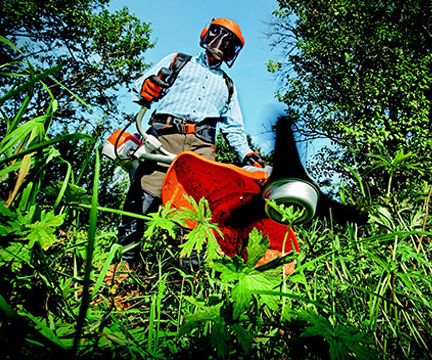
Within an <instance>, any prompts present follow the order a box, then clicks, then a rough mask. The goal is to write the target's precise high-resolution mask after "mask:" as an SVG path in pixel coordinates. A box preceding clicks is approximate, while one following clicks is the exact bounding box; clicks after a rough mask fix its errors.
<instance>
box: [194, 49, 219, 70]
mask: <svg viewBox="0 0 432 360" xmlns="http://www.w3.org/2000/svg"><path fill="white" fill-rule="evenodd" d="M197 60H198V62H199V63H200V64H201V65H204V66H205V67H208V68H210V69H214V70H219V69H220V68H221V66H222V61H221V62H218V63H217V64H215V65H212V66H210V65H209V64H208V62H207V55H206V52H205V50H202V51H200V53H199V54H198V56H197Z"/></svg>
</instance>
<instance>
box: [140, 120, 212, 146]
mask: <svg viewBox="0 0 432 360" xmlns="http://www.w3.org/2000/svg"><path fill="white" fill-rule="evenodd" d="M218 120H219V118H207V119H204V120H203V121H200V122H199V123H196V122H194V121H192V120H188V119H180V118H178V117H175V116H172V115H167V114H153V115H152V116H151V118H150V121H149V125H150V126H151V127H152V128H153V130H154V131H155V132H156V134H158V135H166V134H195V135H196V136H197V137H198V138H199V139H201V140H203V141H205V142H209V143H212V144H214V142H215V138H216V122H217V121H218Z"/></svg>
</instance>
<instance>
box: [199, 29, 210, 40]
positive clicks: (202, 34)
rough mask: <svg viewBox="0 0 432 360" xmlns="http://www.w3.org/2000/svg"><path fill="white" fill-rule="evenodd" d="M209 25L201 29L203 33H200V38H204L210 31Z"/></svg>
mask: <svg viewBox="0 0 432 360" xmlns="http://www.w3.org/2000/svg"><path fill="white" fill-rule="evenodd" d="M208 29H209V28H208V26H206V27H205V28H204V29H203V30H202V31H201V35H200V39H201V40H203V39H204V36H205V35H206V34H207V31H208Z"/></svg>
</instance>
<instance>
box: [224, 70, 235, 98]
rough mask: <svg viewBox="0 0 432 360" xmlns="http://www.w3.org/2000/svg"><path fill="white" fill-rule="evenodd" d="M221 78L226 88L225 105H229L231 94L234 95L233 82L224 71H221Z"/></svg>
mask: <svg viewBox="0 0 432 360" xmlns="http://www.w3.org/2000/svg"><path fill="white" fill-rule="evenodd" d="M223 77H224V79H225V83H226V85H227V87H228V101H227V105H228V104H229V103H230V101H231V97H232V94H233V93H234V82H233V81H232V79H231V78H230V77H229V76H228V75H227V74H226V72H225V71H223Z"/></svg>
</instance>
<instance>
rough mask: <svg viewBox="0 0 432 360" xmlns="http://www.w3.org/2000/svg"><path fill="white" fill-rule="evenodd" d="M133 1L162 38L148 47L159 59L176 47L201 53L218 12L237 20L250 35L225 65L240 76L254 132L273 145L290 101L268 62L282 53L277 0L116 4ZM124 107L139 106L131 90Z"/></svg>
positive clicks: (258, 139) (114, 6) (248, 128)
mask: <svg viewBox="0 0 432 360" xmlns="http://www.w3.org/2000/svg"><path fill="white" fill-rule="evenodd" d="M125 6H126V7H128V8H129V10H130V12H131V13H133V14H134V15H135V16H137V17H138V18H139V19H140V20H142V21H145V22H150V23H151V28H152V30H153V33H152V37H151V38H152V40H153V41H155V40H156V41H157V44H156V46H155V47H154V48H153V49H150V50H148V51H146V53H145V58H146V60H147V62H151V63H156V62H157V61H158V60H160V59H161V58H162V57H164V56H166V55H168V54H170V53H173V52H178V51H181V52H184V53H189V54H191V55H195V54H196V53H197V52H198V51H199V50H200V49H201V48H200V46H199V35H200V33H201V30H202V29H203V28H204V26H205V25H206V24H207V23H209V22H210V21H211V19H212V18H214V17H227V18H230V19H232V20H234V21H236V22H237V23H238V24H239V26H240V28H241V30H242V34H243V37H244V38H245V47H244V48H243V49H242V51H241V53H240V55H239V57H238V58H237V60H236V62H235V63H234V66H233V67H232V68H231V69H229V68H228V67H226V65H224V70H226V72H227V73H228V74H229V76H230V77H231V78H232V79H233V80H234V83H235V85H236V87H237V91H238V93H239V99H240V106H241V108H242V112H243V118H244V123H245V129H246V132H247V133H248V134H250V135H252V137H253V140H254V142H255V143H256V144H258V145H259V146H261V147H262V149H263V152H268V151H269V150H271V149H272V148H273V141H272V140H273V135H272V134H269V133H268V130H269V129H270V125H271V123H273V122H274V121H275V120H276V118H277V116H278V114H280V113H282V112H283V109H284V106H283V105H282V104H280V103H278V101H277V100H276V99H275V95H274V94H275V92H276V89H277V84H276V81H275V80H274V79H273V76H272V74H270V73H268V72H267V66H266V63H267V62H268V60H270V59H275V58H276V57H277V54H276V53H272V52H271V51H270V48H269V46H268V40H267V39H265V35H264V33H265V32H267V31H268V26H267V25H266V24H265V23H264V22H265V21H268V20H269V19H270V18H271V16H272V15H271V14H272V12H273V10H275V9H277V8H278V7H277V3H276V0H248V1H246V0H243V1H242V0H218V1H212V2H207V1H202V0H187V1H186V0H183V1H181V0H159V1H155V0H128V1H121V0H113V1H112V3H111V9H112V10H117V9H120V8H122V7H125ZM123 104H124V107H125V108H126V109H127V110H128V111H132V112H134V111H138V107H137V105H135V104H133V103H132V101H131V99H130V96H125V97H124V101H123Z"/></svg>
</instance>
